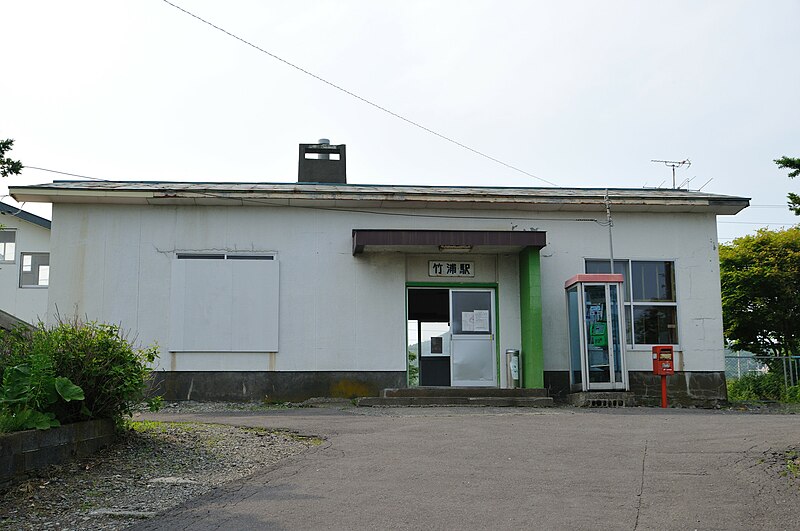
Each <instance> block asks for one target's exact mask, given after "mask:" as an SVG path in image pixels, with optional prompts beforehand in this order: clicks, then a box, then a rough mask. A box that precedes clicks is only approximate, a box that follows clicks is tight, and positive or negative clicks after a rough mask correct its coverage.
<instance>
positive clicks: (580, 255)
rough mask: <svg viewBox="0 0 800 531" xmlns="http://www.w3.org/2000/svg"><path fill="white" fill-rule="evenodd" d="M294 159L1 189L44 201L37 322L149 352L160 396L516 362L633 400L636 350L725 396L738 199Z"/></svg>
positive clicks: (345, 390) (362, 385) (490, 368)
mask: <svg viewBox="0 0 800 531" xmlns="http://www.w3.org/2000/svg"><path fill="white" fill-rule="evenodd" d="M329 152H330V153H332V154H335V155H338V156H335V157H329V158H328V159H325V158H320V159H317V160H314V159H309V158H308V157H309V155H308V154H309V153H316V154H322V155H323V157H324V156H326V155H327V154H328V153H329ZM299 167H300V170H299V178H298V182H292V183H230V182H225V183H187V182H183V183H181V182H106V181H91V182H86V181H80V182H79V181H57V182H54V183H52V184H46V185H35V186H18V187H13V188H12V189H11V194H12V196H13V197H14V198H15V199H16V200H17V201H31V202H35V201H40V202H50V203H52V204H53V224H52V237H51V241H50V288H49V290H48V291H49V302H48V308H49V309H48V316H49V318H50V319H53V318H54V316H55V314H56V310H58V312H59V313H60V314H61V315H62V316H63V315H65V314H68V315H72V314H75V315H77V316H80V317H84V318H88V319H91V320H98V321H104V322H112V323H119V324H121V325H122V327H123V328H124V329H127V330H130V332H131V334H132V336H133V337H136V339H137V340H138V341H139V342H141V343H143V344H150V343H153V342H156V343H158V345H159V346H160V350H161V355H160V358H159V360H158V364H157V367H156V370H157V377H158V380H159V383H160V385H161V390H160V391H161V392H162V393H164V394H165V398H167V399H195V400H210V399H239V400H261V399H265V398H267V399H271V400H300V399H303V398H308V397H312V396H369V395H376V394H377V393H378V392H379V391H380V390H381V389H383V388H396V387H406V386H416V385H421V386H441V387H448V386H453V387H496V388H508V387H510V386H511V385H512V381H511V379H512V373H511V371H509V370H508V367H507V361H508V360H507V356H506V352H507V351H519V352H520V353H521V358H520V371H521V374H519V376H520V378H521V381H520V385H521V386H523V387H527V388H545V389H547V390H549V392H550V394H551V395H554V396H556V395H564V394H566V393H569V392H570V391H576V390H583V391H594V390H630V391H631V392H632V393H633V395H634V396H636V397H639V398H640V399H641V401H642V402H643V403H644V402H647V401H648V400H650V399H653V400H657V393H658V382H657V380H656V379H655V377H654V376H653V374H652V363H651V350H652V347H653V346H654V345H671V346H673V348H674V352H675V375H674V376H670V377H669V378H670V389H671V392H672V393H673V395H674V396H680V397H681V398H682V399H684V400H687V401H691V402H697V403H713V402H715V401H719V400H724V399H725V397H726V391H725V376H724V370H725V367H724V354H723V336H722V311H721V303H720V282H719V260H718V254H717V234H716V216H717V215H730V214H735V213H737V212H739V211H740V210H742V209H743V208H745V207H747V206H748V199H746V198H742V197H731V196H722V195H715V194H708V193H702V192H695V191H688V190H682V189H618V188H617V189H615V188H609V189H605V188H602V189H601V188H597V189H591V188H501V187H444V186H388V185H360V184H347V183H346V177H345V152H344V146H343V145H342V146H331V145H327V144H319V145H306V144H303V145H301V146H300V165H299ZM608 212H610V214H611V217H610V219H611V221H612V225H613V226H612V227H609V222H608V219H609V218H608V216H607V213H608ZM612 255H613V263H614V268H613V269H614V270H613V271H612V267H611V256H612ZM610 273H615V274H616V275H609V274H610ZM576 275H595V276H589V277H585V276H584V277H576ZM597 275H600V276H597ZM603 275H605V277H607V278H606V280H609V282H606V283H603V282H599V283H598V282H592V280H595V281H597V280H598V279H601V280H602V278H603ZM617 275H619V276H617ZM612 277H613V278H612ZM576 278H577V280H575V279H576ZM570 279H572V281H571V283H570ZM581 279H582V281H583V283H584V284H585V286H584V285H583V284H579V285H580V286H581V289H582V290H584V291H582V293H583V295H584V296H583V297H581V299H580V300H581V301H582V302H581V306H580V307H577V306H576V305H575V304H574V303H572V305H570V302H569V295H568V293H569V289H570V287H573V288H574V286H575V285H576V284H575V282H578V281H581ZM609 286H613V288H610V287H609ZM600 287H602V289H600ZM573 291H574V289H573ZM575 300H577V299H575ZM576 323H577V326H576Z"/></svg>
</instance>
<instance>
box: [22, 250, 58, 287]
mask: <svg viewBox="0 0 800 531" xmlns="http://www.w3.org/2000/svg"><path fill="white" fill-rule="evenodd" d="M20 257H21V261H22V265H21V267H20V268H19V287H21V288H46V287H47V286H49V285H50V253H22V254H21V255H20Z"/></svg>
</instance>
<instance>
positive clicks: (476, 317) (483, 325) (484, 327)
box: [472, 310, 489, 332]
mask: <svg viewBox="0 0 800 531" xmlns="http://www.w3.org/2000/svg"><path fill="white" fill-rule="evenodd" d="M472 315H473V321H474V323H475V328H474V331H475V332H488V331H489V310H475V311H474V312H472Z"/></svg>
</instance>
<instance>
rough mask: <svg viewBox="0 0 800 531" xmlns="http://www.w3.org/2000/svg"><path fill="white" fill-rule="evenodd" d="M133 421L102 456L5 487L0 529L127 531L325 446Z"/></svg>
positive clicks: (255, 432)
mask: <svg viewBox="0 0 800 531" xmlns="http://www.w3.org/2000/svg"><path fill="white" fill-rule="evenodd" d="M215 407H220V408H221V406H220V405H217V406H215ZM220 410H222V409H220ZM228 410H230V408H229V409H228ZM176 412H177V411H176ZM183 412H185V410H184V411H183ZM132 426H133V427H134V429H133V430H131V431H128V432H126V433H125V434H124V435H123V436H121V437H120V439H119V440H118V441H117V442H116V443H115V444H114V445H112V446H111V447H109V448H106V449H104V450H102V451H100V452H98V453H97V454H95V455H94V456H92V457H90V458H84V459H81V460H78V461H74V462H72V463H69V464H66V465H63V466H54V467H50V468H48V469H46V470H43V471H41V472H40V473H38V474H37V475H36V476H34V477H31V478H29V479H27V480H26V481H23V482H17V483H15V484H12V485H11V486H9V487H7V488H6V489H5V491H3V492H0V529H14V530H17V529H18V530H41V529H58V530H68V529H69V530H72V529H74V530H81V529H91V530H94V531H105V530H116V529H124V528H126V527H128V526H130V525H131V524H133V523H135V522H137V521H139V520H141V519H142V518H150V517H153V516H155V515H156V514H158V513H160V512H162V511H165V510H167V509H170V508H172V507H175V506H177V505H180V504H182V503H184V502H186V501H187V500H189V499H191V498H194V497H196V496H200V495H202V494H205V493H207V492H209V491H211V490H213V489H214V488H215V487H217V486H220V485H223V484H225V483H228V482H230V481H234V480H237V479H241V478H244V477H247V476H250V475H252V474H254V473H255V472H257V471H259V470H263V469H265V468H267V467H269V466H271V465H273V464H275V463H277V462H278V461H280V460H281V459H284V458H287V457H291V456H293V455H297V454H299V453H300V452H302V451H304V450H306V449H308V448H309V447H311V446H314V445H317V444H320V443H321V441H320V440H319V439H312V438H308V437H300V436H297V435H294V434H291V433H288V432H281V431H269V430H264V429H258V428H241V427H234V426H224V425H219V424H201V423H174V422H151V421H142V422H133V423H132Z"/></svg>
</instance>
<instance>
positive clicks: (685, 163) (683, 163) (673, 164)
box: [650, 159, 692, 190]
mask: <svg viewBox="0 0 800 531" xmlns="http://www.w3.org/2000/svg"><path fill="white" fill-rule="evenodd" d="M650 162H662V163H664V165H665V166H669V167H671V168H672V189H673V190H674V189H675V188H676V186H675V168H682V167H683V166H686V167H687V168H688V167H689V166H691V165H692V161H691V160H689V159H684V160H651V161H650Z"/></svg>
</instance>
